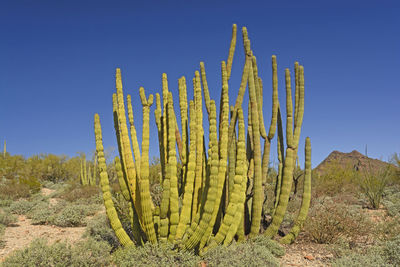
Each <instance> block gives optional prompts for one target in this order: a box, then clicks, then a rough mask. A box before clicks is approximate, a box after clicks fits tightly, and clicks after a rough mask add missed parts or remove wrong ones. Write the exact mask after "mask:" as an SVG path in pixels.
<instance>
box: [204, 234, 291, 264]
mask: <svg viewBox="0 0 400 267" xmlns="http://www.w3.org/2000/svg"><path fill="white" fill-rule="evenodd" d="M272 242H273V241H272ZM272 242H269V241H267V240H266V238H263V237H260V238H257V239H256V241H247V242H243V243H233V244H231V245H230V246H228V247H225V246H218V247H216V248H214V249H211V250H209V251H207V253H206V254H205V255H204V261H205V262H206V263H207V266H210V267H212V266H226V267H228V266H229V267H230V266H279V262H278V261H277V259H276V258H275V257H274V254H273V253H276V254H275V255H276V256H282V255H283V254H284V251H283V249H279V248H278V246H277V245H276V244H274V245H273V243H272Z"/></svg>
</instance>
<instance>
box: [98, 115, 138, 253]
mask: <svg viewBox="0 0 400 267" xmlns="http://www.w3.org/2000/svg"><path fill="white" fill-rule="evenodd" d="M94 132H95V136H96V152H97V156H98V161H99V168H100V185H101V190H102V191H103V200H104V206H105V207H106V213H107V217H108V219H109V220H110V224H111V228H112V229H113V230H114V232H115V235H116V236H117V238H118V240H119V242H120V243H121V244H122V245H123V246H133V245H134V244H133V242H132V240H131V239H130V237H129V236H128V234H127V233H126V232H125V230H124V228H122V224H121V221H120V220H119V218H118V214H117V211H116V210H115V207H114V203H113V201H112V198H111V192H110V186H109V182H108V174H107V165H106V159H105V158H104V149H103V137H102V134H101V125H100V118H99V115H98V114H95V115H94Z"/></svg>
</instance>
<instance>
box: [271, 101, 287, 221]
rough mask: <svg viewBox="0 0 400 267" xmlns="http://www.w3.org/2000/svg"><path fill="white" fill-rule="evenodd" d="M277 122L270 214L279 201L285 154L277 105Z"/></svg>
mask: <svg viewBox="0 0 400 267" xmlns="http://www.w3.org/2000/svg"><path fill="white" fill-rule="evenodd" d="M277 118H278V120H277V124H278V138H277V139H278V140H277V142H278V143H277V151H278V162H279V163H278V174H277V176H276V182H275V202H274V208H273V211H272V216H274V214H275V209H276V207H277V206H278V203H279V195H280V194H281V185H282V172H283V162H284V156H285V148H284V146H285V144H284V139H283V127H282V117H281V110H280V108H279V107H278V116H277Z"/></svg>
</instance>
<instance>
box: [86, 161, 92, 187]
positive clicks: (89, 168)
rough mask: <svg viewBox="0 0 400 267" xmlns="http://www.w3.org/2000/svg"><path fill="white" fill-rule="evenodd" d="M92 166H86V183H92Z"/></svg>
mask: <svg viewBox="0 0 400 267" xmlns="http://www.w3.org/2000/svg"><path fill="white" fill-rule="evenodd" d="M91 172H92V168H91V167H90V165H89V167H88V172H87V181H88V185H92V173H91Z"/></svg>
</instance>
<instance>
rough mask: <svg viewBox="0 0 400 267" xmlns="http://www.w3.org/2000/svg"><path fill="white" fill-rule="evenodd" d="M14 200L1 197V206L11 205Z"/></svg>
mask: <svg viewBox="0 0 400 267" xmlns="http://www.w3.org/2000/svg"><path fill="white" fill-rule="evenodd" d="M12 203H14V201H12V200H11V199H0V207H9V206H10V205H11V204H12Z"/></svg>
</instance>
